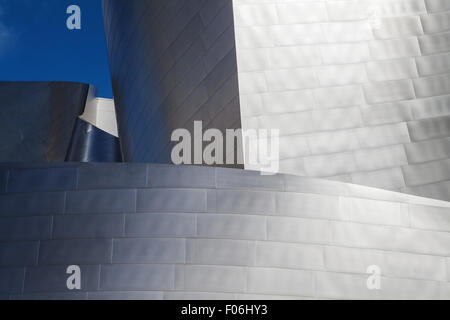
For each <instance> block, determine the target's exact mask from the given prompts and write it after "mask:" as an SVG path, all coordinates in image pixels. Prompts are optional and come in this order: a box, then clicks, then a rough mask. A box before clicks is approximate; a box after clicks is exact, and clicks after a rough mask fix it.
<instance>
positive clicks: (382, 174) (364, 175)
mask: <svg viewBox="0 0 450 320" xmlns="http://www.w3.org/2000/svg"><path fill="white" fill-rule="evenodd" d="M351 177H352V183H354V184H360V185H366V186H370V187H374V188H380V189H387V190H392V191H399V190H400V189H401V188H403V187H405V179H404V177H403V172H402V169H401V168H400V167H396V168H390V169H383V170H377V171H368V172H357V173H352V174H351Z"/></svg>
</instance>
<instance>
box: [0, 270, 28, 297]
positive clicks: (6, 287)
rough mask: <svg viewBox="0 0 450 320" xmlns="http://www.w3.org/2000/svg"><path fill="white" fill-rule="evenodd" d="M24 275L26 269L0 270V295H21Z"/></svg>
mask: <svg viewBox="0 0 450 320" xmlns="http://www.w3.org/2000/svg"><path fill="white" fill-rule="evenodd" d="M24 275H25V269H24V268H0V293H2V294H3V293H5V294H16V293H21V292H22V288H23V281H24Z"/></svg>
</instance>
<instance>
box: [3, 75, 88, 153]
mask: <svg viewBox="0 0 450 320" xmlns="http://www.w3.org/2000/svg"><path fill="white" fill-rule="evenodd" d="M88 90H89V86H88V85H86V84H80V83H68V82H0V162H58V161H64V159H65V158H66V155H67V150H68V148H69V144H70V140H71V138H72V133H73V131H74V128H75V123H76V121H77V119H78V116H79V115H80V114H81V113H82V112H83V110H84V107H85V103H86V98H87V94H88Z"/></svg>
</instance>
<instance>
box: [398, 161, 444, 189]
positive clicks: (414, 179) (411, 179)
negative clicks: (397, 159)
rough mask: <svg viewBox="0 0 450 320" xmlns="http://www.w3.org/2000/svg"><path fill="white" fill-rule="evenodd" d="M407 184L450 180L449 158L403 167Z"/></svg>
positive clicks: (413, 184) (418, 184)
mask: <svg viewBox="0 0 450 320" xmlns="http://www.w3.org/2000/svg"><path fill="white" fill-rule="evenodd" d="M403 175H404V176H405V181H406V185H407V186H411V187H414V186H420V185H426V184H430V183H435V182H441V181H446V180H450V159H444V160H438V161H433V162H427V163H422V164H414V165H407V166H404V167H403Z"/></svg>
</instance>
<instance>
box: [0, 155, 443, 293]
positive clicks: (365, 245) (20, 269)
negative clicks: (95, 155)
mask: <svg viewBox="0 0 450 320" xmlns="http://www.w3.org/2000/svg"><path fill="white" fill-rule="evenodd" d="M6 176H7V177H8V179H7V181H6V179H5V177H6ZM449 244H450V207H449V203H448V202H444V201H435V200H430V199H425V198H419V197H414V196H409V195H405V194H400V193H394V192H389V191H384V190H379V189H373V188H369V187H363V186H355V185H351V184H347V183H342V182H334V181H328V180H317V179H309V178H302V177H298V176H289V175H277V176H261V175H260V174H259V173H258V172H251V171H243V170H235V169H222V168H208V167H190V166H179V167H177V166H170V165H146V164H54V165H49V164H47V165H9V166H0V299H93V300H95V299H280V298H281V299H310V298H325V299H450V283H449V279H450V269H449V268H448V262H449V257H450V246H449ZM70 265H78V266H80V268H81V290H78V291H77V290H74V291H70V290H68V289H67V286H66V282H67V279H68V277H69V275H68V274H67V273H66V269H67V267H68V266H70ZM370 265H377V266H379V267H380V269H381V272H382V279H381V290H369V289H368V288H367V286H366V283H367V279H368V276H369V275H368V274H366V271H367V268H368V266H370Z"/></svg>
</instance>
